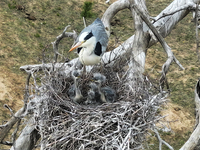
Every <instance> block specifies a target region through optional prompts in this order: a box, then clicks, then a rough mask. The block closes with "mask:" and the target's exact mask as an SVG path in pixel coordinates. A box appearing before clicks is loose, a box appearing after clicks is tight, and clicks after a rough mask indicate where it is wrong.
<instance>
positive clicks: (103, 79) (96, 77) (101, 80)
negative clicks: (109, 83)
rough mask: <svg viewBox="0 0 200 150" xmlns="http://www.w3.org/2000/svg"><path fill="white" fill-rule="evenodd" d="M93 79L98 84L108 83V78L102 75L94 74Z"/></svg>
mask: <svg viewBox="0 0 200 150" xmlns="http://www.w3.org/2000/svg"><path fill="white" fill-rule="evenodd" d="M93 78H94V80H95V82H96V83H100V84H104V83H105V82H106V77H105V76H104V75H102V74H100V73H94V74H93Z"/></svg>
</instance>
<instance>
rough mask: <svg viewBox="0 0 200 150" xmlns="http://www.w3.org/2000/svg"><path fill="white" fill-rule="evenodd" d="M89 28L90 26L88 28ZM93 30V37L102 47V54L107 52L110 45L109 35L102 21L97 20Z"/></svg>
mask: <svg viewBox="0 0 200 150" xmlns="http://www.w3.org/2000/svg"><path fill="white" fill-rule="evenodd" d="M88 27H89V26H88ZM91 29H92V33H93V35H94V36H95V37H96V40H97V42H100V44H101V45H102V53H104V52H105V51H106V48H107V45H108V35H107V33H106V30H105V27H104V25H103V23H102V21H101V20H100V19H99V18H97V19H96V20H95V21H94V22H93V23H92V24H91Z"/></svg>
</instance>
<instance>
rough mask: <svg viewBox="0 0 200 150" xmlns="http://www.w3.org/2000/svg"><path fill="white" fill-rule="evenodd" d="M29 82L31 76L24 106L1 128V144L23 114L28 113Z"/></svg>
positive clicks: (27, 83) (27, 84)
mask: <svg viewBox="0 0 200 150" xmlns="http://www.w3.org/2000/svg"><path fill="white" fill-rule="evenodd" d="M29 80H30V74H29V75H28V76H27V81H26V88H25V95H24V106H23V107H22V108H21V109H20V110H18V111H17V112H16V113H15V114H14V115H13V116H12V117H11V119H10V120H9V121H8V122H7V123H6V124H5V125H3V126H1V127H0V135H1V136H0V142H2V141H3V140H4V138H5V137H6V135H7V134H8V132H9V131H10V130H11V128H12V127H13V126H14V125H15V123H16V122H18V121H19V120H20V119H21V117H22V116H23V114H24V113H25V112H26V108H27V101H28V96H29V93H28V90H29Z"/></svg>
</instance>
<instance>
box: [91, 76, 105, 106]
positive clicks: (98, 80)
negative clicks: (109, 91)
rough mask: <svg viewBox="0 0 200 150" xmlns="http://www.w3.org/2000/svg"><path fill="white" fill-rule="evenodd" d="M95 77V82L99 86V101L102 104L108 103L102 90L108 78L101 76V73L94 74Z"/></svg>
mask: <svg viewBox="0 0 200 150" xmlns="http://www.w3.org/2000/svg"><path fill="white" fill-rule="evenodd" d="M93 77H94V80H95V82H96V83H97V85H98V86H97V91H98V93H97V94H99V95H100V97H99V100H100V102H102V103H106V102H107V100H106V98H105V95H104V93H103V92H102V90H101V85H102V84H104V83H105V81H106V77H105V76H104V75H102V74H100V73H94V74H93Z"/></svg>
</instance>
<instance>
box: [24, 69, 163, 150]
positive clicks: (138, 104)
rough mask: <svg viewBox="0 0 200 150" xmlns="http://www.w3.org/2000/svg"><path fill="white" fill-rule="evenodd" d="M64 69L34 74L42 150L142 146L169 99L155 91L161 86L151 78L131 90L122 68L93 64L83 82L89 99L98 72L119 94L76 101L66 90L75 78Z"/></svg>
mask: <svg viewBox="0 0 200 150" xmlns="http://www.w3.org/2000/svg"><path fill="white" fill-rule="evenodd" d="M121 68H122V67H121ZM62 70H64V68H60V69H58V68H56V69H54V70H51V71H48V70H43V71H42V72H41V71H40V72H39V71H38V72H34V73H32V74H33V75H32V77H33V78H34V80H35V87H34V88H35V89H34V90H35V92H33V93H32V94H33V95H34V96H31V97H32V99H31V100H30V102H31V105H29V107H28V109H29V111H30V109H31V110H33V111H32V112H33V116H34V118H35V123H36V125H37V127H38V129H39V133H40V134H41V145H42V146H43V148H44V149H54V150H55V149H59V150H65V149H71V150H73V149H74V150H75V149H84V150H85V149H141V148H142V143H143V142H144V139H145V133H147V129H148V128H149V127H151V126H152V125H153V124H154V123H155V122H156V121H158V120H159V119H160V118H161V117H160V116H159V115H158V114H157V110H158V108H159V107H160V105H161V104H162V103H163V102H165V100H166V99H165V98H163V94H162V93H156V92H157V89H154V88H153V86H152V84H151V83H150V81H149V80H147V77H144V78H143V79H142V80H141V79H138V81H136V83H137V84H138V86H137V84H135V85H136V86H135V87H131V89H130V87H129V86H127V85H126V84H125V83H126V79H125V78H124V77H123V78H122V76H123V73H120V72H122V70H114V69H112V68H111V67H103V68H99V67H94V68H93V69H92V70H91V72H90V73H89V74H87V76H86V77H85V79H80V81H79V85H80V89H81V91H82V93H83V96H84V97H85V99H87V91H88V90H89V86H88V84H89V82H91V81H92V80H91V78H92V74H93V73H95V72H100V73H101V74H103V75H105V76H106V78H107V80H106V83H105V85H109V86H110V87H111V88H113V89H114V90H115V91H116V93H117V99H116V100H115V101H114V102H113V103H103V104H84V103H80V104H76V103H74V102H73V101H72V100H71V99H70V98H69V95H68V94H67V90H68V88H69V86H70V85H72V84H73V80H72V78H70V77H67V76H66V75H65V74H63V72H62ZM38 78H40V82H39V83H38ZM34 90H33V91H34ZM132 90H135V92H134V93H135V94H133V93H132V92H131V91H132ZM30 112H31V111H30Z"/></svg>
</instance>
